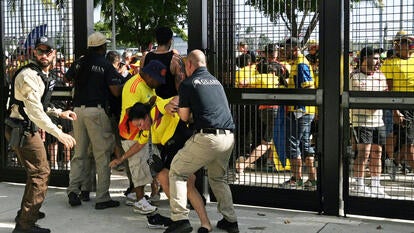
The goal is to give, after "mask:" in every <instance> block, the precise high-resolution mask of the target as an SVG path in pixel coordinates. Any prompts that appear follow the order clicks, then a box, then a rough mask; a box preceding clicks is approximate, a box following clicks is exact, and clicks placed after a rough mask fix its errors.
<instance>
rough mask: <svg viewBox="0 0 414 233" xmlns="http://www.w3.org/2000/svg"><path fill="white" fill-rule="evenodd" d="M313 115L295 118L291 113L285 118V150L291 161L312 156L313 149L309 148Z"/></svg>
mask: <svg viewBox="0 0 414 233" xmlns="http://www.w3.org/2000/svg"><path fill="white" fill-rule="evenodd" d="M314 118H315V115H314V114H304V115H302V116H300V117H299V118H297V116H295V114H294V113H293V112H289V113H288V114H287V116H286V148H287V155H288V157H289V158H291V159H296V158H299V156H301V155H303V156H304V157H306V156H310V155H314V154H315V149H314V148H313V147H312V146H311V140H310V135H311V134H310V131H311V124H312V121H313V119H314Z"/></svg>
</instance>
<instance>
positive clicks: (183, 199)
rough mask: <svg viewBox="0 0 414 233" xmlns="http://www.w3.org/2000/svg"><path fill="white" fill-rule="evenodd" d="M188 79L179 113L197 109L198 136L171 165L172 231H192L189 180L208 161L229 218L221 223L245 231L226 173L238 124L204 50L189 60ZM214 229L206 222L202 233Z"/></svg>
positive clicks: (186, 114) (182, 115) (185, 118)
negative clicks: (209, 70)
mask: <svg viewBox="0 0 414 233" xmlns="http://www.w3.org/2000/svg"><path fill="white" fill-rule="evenodd" d="M185 70H186V74H187V77H188V78H187V79H185V80H184V81H183V82H182V83H181V85H180V88H179V91H178V93H179V105H178V110H177V111H178V115H179V116H180V118H181V120H183V121H185V122H188V121H189V120H190V115H191V114H192V121H193V125H194V129H195V133H194V135H193V136H192V137H191V138H190V139H188V141H187V142H186V144H185V146H184V147H183V148H182V149H181V150H180V151H179V152H178V153H177V155H176V156H175V157H174V159H173V161H172V163H171V170H170V174H169V176H170V195H171V197H170V207H171V219H172V220H173V223H172V224H171V225H170V226H169V227H168V228H167V230H166V231H165V232H166V233H171V232H175V233H186V232H192V230H193V228H192V227H191V224H190V222H189V220H188V213H189V210H188V209H187V207H186V205H187V179H188V176H189V175H191V174H193V173H194V172H196V171H197V170H198V169H200V168H202V167H204V166H207V169H208V181H209V184H210V187H211V189H212V191H213V193H214V195H215V196H216V198H217V201H218V211H219V212H220V213H221V214H222V215H223V219H222V220H220V221H219V222H218V223H217V227H218V228H220V229H223V230H226V231H227V232H232V233H235V232H239V228H238V224H237V216H236V213H235V210H234V206H233V199H232V195H231V191H230V187H229V185H228V184H227V182H226V181H225V180H224V174H225V172H226V169H227V165H228V162H229V159H230V155H231V152H232V150H233V147H234V135H233V130H234V128H235V126H234V123H233V118H232V116H231V113H230V109H229V105H228V102H227V98H226V95H225V93H224V89H223V86H222V85H221V83H220V82H219V81H218V80H217V79H216V78H215V77H214V76H213V75H211V74H210V73H209V72H208V70H207V67H206V58H205V55H204V54H203V52H201V51H200V50H194V51H192V52H191V53H190V54H189V55H188V57H187V60H186V64H185ZM209 231H211V229H206V228H204V227H200V229H198V232H209Z"/></svg>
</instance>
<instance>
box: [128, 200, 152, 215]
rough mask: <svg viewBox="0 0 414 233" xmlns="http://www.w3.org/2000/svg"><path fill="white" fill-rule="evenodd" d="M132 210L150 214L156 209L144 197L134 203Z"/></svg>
mask: <svg viewBox="0 0 414 233" xmlns="http://www.w3.org/2000/svg"><path fill="white" fill-rule="evenodd" d="M133 209H134V212H135V213H139V214H150V213H152V212H154V211H156V210H157V207H155V206H152V205H151V204H150V203H149V202H148V201H147V200H146V199H145V198H142V199H141V200H140V201H137V202H135V203H134V206H133Z"/></svg>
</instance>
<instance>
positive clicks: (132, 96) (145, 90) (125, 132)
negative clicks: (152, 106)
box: [118, 74, 156, 140]
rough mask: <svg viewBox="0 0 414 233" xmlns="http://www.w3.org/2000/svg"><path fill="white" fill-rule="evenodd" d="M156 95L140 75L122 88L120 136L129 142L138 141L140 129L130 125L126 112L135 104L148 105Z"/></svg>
mask: <svg viewBox="0 0 414 233" xmlns="http://www.w3.org/2000/svg"><path fill="white" fill-rule="evenodd" d="M154 95H156V94H155V90H153V89H151V88H150V87H149V86H148V85H147V84H146V83H145V81H144V80H143V79H142V78H141V76H140V75H139V74H136V75H134V76H133V77H132V78H130V79H129V80H128V81H127V82H126V83H125V85H124V87H123V88H122V109H121V118H120V120H119V126H118V127H119V135H121V137H122V138H124V139H127V140H138V132H139V129H138V128H136V127H135V126H133V125H132V123H131V122H129V123H128V116H127V115H126V110H127V109H128V108H130V107H132V106H133V105H134V104H135V103H137V102H139V103H146V102H148V101H149V99H150V98H151V97H152V96H154Z"/></svg>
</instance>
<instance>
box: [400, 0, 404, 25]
mask: <svg viewBox="0 0 414 233" xmlns="http://www.w3.org/2000/svg"><path fill="white" fill-rule="evenodd" d="M403 1H404V0H400V30H403Z"/></svg>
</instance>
